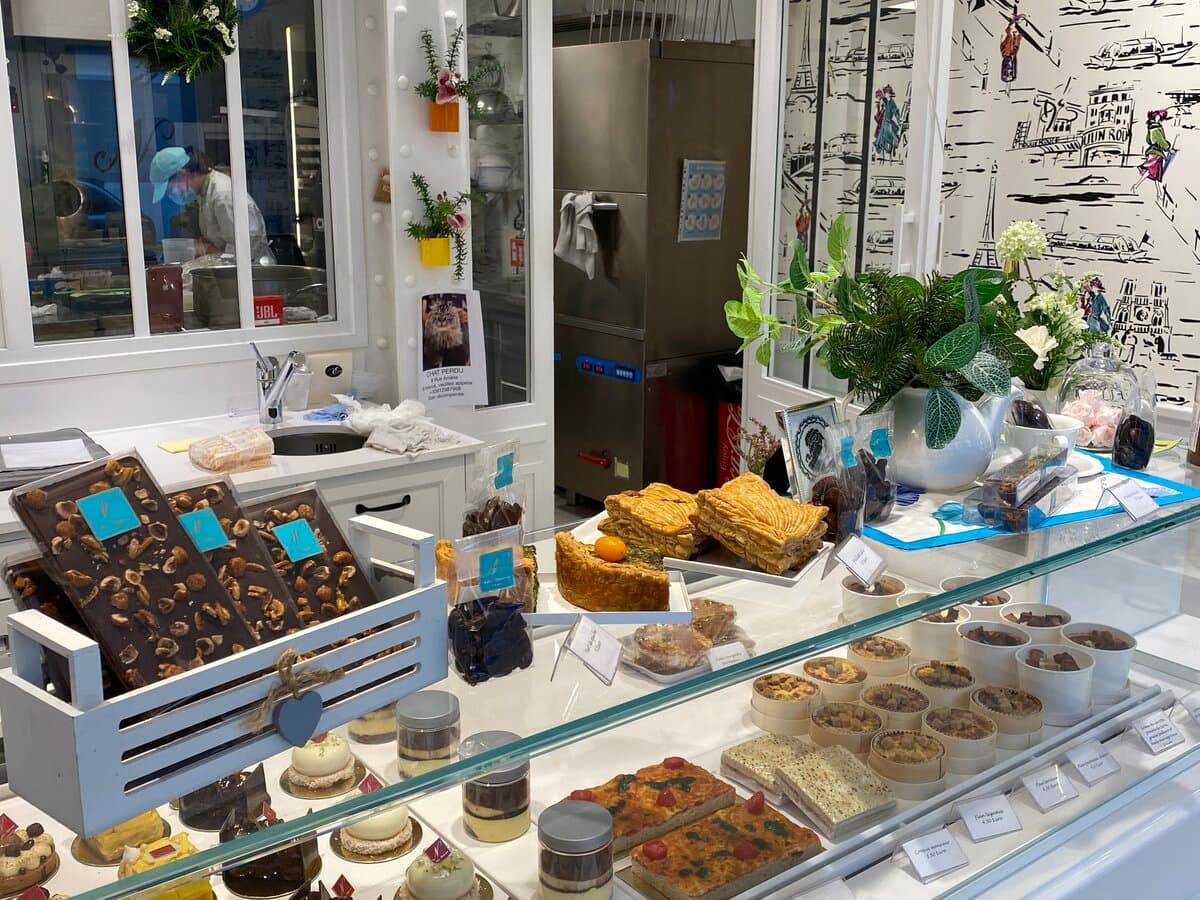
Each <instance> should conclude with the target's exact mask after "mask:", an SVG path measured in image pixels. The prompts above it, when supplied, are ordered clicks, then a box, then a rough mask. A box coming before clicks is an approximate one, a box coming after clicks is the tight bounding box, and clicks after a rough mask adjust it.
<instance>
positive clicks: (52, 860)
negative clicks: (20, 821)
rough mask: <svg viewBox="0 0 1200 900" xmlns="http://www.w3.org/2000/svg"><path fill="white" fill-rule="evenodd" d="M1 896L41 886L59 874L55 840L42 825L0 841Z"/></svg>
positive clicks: (34, 825)
mask: <svg viewBox="0 0 1200 900" xmlns="http://www.w3.org/2000/svg"><path fill="white" fill-rule="evenodd" d="M0 848H2V850H3V852H2V853H0V896H5V897H8V896H12V895H14V894H20V893H21V892H22V891H25V890H27V889H28V888H31V887H33V886H34V885H37V884H41V883H42V882H43V881H45V880H46V879H48V878H49V877H50V876H51V875H53V874H54V873H55V872H57V871H58V863H59V859H58V851H57V850H55V849H54V838H52V837H50V835H49V834H48V833H47V832H46V829H45V828H44V827H43V826H42V823H41V822H34V823H33V824H31V825H29V826H27V827H26V828H18V829H16V830H14V831H11V832H9V833H8V834H7V835H5V836H4V837H3V838H0Z"/></svg>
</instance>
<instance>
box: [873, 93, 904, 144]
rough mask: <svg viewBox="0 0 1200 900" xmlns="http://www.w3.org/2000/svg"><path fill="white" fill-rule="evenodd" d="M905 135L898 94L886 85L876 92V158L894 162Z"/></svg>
mask: <svg viewBox="0 0 1200 900" xmlns="http://www.w3.org/2000/svg"><path fill="white" fill-rule="evenodd" d="M903 135H904V126H903V122H902V121H901V119H900V107H899V106H897V105H896V92H895V91H894V90H893V89H892V86H891V85H890V84H885V85H884V86H883V87H881V88H880V89H879V90H877V91H876V92H875V158H876V159H888V160H894V159H895V158H896V151H897V150H899V148H900V139H901V137H903Z"/></svg>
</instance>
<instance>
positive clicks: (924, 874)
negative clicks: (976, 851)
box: [901, 828, 967, 882]
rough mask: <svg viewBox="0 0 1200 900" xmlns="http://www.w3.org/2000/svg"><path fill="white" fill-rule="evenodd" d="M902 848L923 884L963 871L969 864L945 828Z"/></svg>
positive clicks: (916, 839) (913, 840) (956, 842)
mask: <svg viewBox="0 0 1200 900" xmlns="http://www.w3.org/2000/svg"><path fill="white" fill-rule="evenodd" d="M901 847H902V849H903V850H904V854H905V855H906V856H907V857H908V861H909V862H910V863H912V867H913V868H914V869H915V870H916V872H917V877H918V878H920V879H921V881H922V882H928V881H932V880H933V879H934V878H937V877H938V876H939V875H945V874H946V873H947V872H953V871H954V870H955V869H961V868H962V867H963V866H965V865H966V864H967V856H966V854H965V853H963V849H962V847H960V846H959V844H958V841H956V840H955V839H954V835H952V834H951V833H950V832H949V831H948V830H947V829H945V828H940V829H938V830H937V831H934V832H932V833H931V834H927V835H925V836H923V837H919V838H913V839H912V840H911V841H908V842H906V843H904V844H902V845H901Z"/></svg>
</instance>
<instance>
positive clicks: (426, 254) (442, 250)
mask: <svg viewBox="0 0 1200 900" xmlns="http://www.w3.org/2000/svg"><path fill="white" fill-rule="evenodd" d="M421 264H422V265H425V266H448V265H450V238H448V237H440V238H422V239H421Z"/></svg>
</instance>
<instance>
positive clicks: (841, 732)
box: [809, 702, 883, 755]
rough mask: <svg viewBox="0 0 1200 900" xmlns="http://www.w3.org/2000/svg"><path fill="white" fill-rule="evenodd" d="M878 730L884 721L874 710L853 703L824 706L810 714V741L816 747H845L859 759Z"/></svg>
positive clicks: (868, 747)
mask: <svg viewBox="0 0 1200 900" xmlns="http://www.w3.org/2000/svg"><path fill="white" fill-rule="evenodd" d="M881 728H883V719H882V718H880V716H879V713H877V712H875V711H874V710H870V709H867V708H866V707H865V706H859V705H857V704H855V703H837V702H835V703H826V704H824V705H822V706H820V707H818V708H817V709H815V710H813V716H812V727H811V728H810V729H809V737H810V738H812V742H813V743H814V744H816V745H817V746H818V747H834V746H839V747H845V748H846V749H847V750H849V751H850V752H851V753H858V754H860V755H861V754H864V753H866V752H867V750H869V749H870V747H871V738H873V737H874V736H875V734H876V732H878V731H879V729H881Z"/></svg>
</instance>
